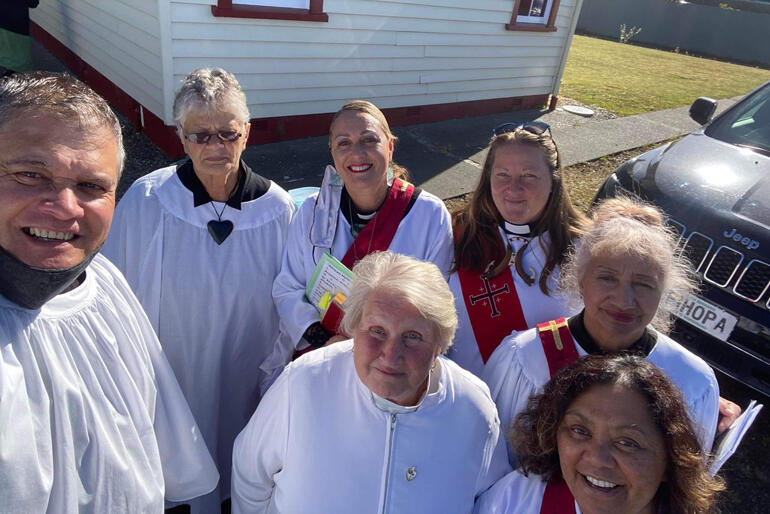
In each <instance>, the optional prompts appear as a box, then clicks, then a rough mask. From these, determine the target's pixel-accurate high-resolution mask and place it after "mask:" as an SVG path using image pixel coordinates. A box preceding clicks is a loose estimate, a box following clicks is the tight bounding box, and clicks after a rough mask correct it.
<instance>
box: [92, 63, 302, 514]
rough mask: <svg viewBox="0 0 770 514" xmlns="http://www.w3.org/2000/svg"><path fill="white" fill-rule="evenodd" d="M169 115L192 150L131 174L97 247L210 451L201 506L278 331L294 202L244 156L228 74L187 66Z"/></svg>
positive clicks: (253, 396)
mask: <svg viewBox="0 0 770 514" xmlns="http://www.w3.org/2000/svg"><path fill="white" fill-rule="evenodd" d="M174 118H175V119H176V123H177V126H178V128H179V134H180V137H181V140H182V143H183V145H184V148H185V151H186V152H187V155H188V156H189V159H187V160H185V161H183V162H181V163H179V164H178V165H172V166H169V167H166V168H162V169H159V170H156V171H154V172H152V173H150V174H148V175H146V176H144V177H142V178H140V179H139V180H137V181H136V182H134V184H133V185H132V186H131V187H130V188H129V190H128V191H127V192H126V194H125V195H124V196H123V198H121V200H120V203H119V204H118V207H117V209H116V210H115V220H114V222H113V224H112V229H111V230H110V235H109V237H108V238H107V242H106V243H105V244H104V249H103V251H102V253H103V254H104V255H105V256H106V257H107V258H109V259H110V260H111V261H112V262H113V263H114V264H115V265H116V266H117V267H118V269H120V270H121V271H122V272H123V273H124V274H125V276H126V280H127V281H128V283H129V284H130V285H131V287H132V288H133V289H134V292H135V293H136V296H137V297H138V298H139V301H140V302H141V303H142V306H143V307H144V309H145V311H146V312H147V316H148V317H149V318H150V322H151V323H152V326H153V327H154V328H155V330H156V332H157V334H158V338H159V339H160V342H161V345H163V350H164V351H165V352H166V355H167V356H168V360H169V362H170V363H171V367H172V368H173V369H174V372H175V373H176V377H177V379H178V380H179V385H180V386H181V388H182V391H183V392H184V395H185V397H186V398H187V401H188V402H189V404H190V409H191V410H192V412H193V415H194V416H195V419H196V421H197V422H198V425H199V426H200V429H201V433H202V434H203V437H204V439H205V441H206V444H207V445H208V448H209V450H210V451H211V454H212V455H213V456H214V459H215V460H216V463H217V467H218V469H219V474H220V476H221V478H222V479H221V481H220V483H219V488H218V490H216V491H213V492H212V493H211V494H209V495H207V496H205V497H202V498H198V499H197V500H195V501H194V502H191V507H192V512H193V514H198V513H200V514H208V513H212V512H218V511H219V510H220V504H221V503H222V502H223V501H224V500H226V499H227V498H229V497H230V468H231V467H232V464H231V462H232V451H233V441H234V440H235V436H237V435H238V433H239V432H240V431H241V430H242V429H243V427H244V426H245V425H246V423H247V422H248V420H249V418H250V417H251V414H252V413H253V412H254V409H256V407H257V403H258V402H259V398H260V396H259V391H258V385H259V383H260V380H261V377H262V375H261V372H260V370H259V366H260V364H262V361H263V360H264V359H265V357H266V356H267V355H268V354H269V353H270V350H271V349H272V346H273V341H274V340H275V338H276V337H277V335H278V314H277V312H276V310H275V307H274V306H273V302H272V299H271V297H270V290H271V288H272V286H273V279H274V278H275V276H276V275H277V274H278V271H279V269H280V267H281V253H282V252H283V246H284V242H285V240H286V234H287V232H288V229H289V222H290V220H291V216H292V213H293V211H294V204H293V202H292V201H291V197H290V196H289V194H288V193H287V192H286V191H284V190H283V189H282V188H281V187H280V186H278V185H277V184H275V183H274V182H272V181H270V180H267V179H265V178H263V177H262V176H260V175H258V174H257V173H256V172H254V171H252V170H251V168H249V166H248V165H247V164H246V163H245V162H244V161H243V160H242V159H241V153H242V152H243V150H244V148H245V147H246V139H248V136H249V118H250V116H249V110H248V107H247V105H246V96H245V95H244V93H243V91H242V90H241V87H240V85H239V84H238V81H237V79H236V78H235V76H233V75H232V74H231V73H229V72H227V71H225V70H222V69H219V68H215V69H200V70H195V71H193V72H191V73H190V74H189V75H188V76H187V77H186V78H185V80H184V81H183V83H182V86H181V87H180V89H179V91H178V92H177V94H176V98H175V100H174ZM225 510H226V507H225Z"/></svg>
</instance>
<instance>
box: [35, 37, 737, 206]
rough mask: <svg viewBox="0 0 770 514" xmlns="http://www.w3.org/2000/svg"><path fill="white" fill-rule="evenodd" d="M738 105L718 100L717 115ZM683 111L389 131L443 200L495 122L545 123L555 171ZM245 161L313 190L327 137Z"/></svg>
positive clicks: (632, 139)
mask: <svg viewBox="0 0 770 514" xmlns="http://www.w3.org/2000/svg"><path fill="white" fill-rule="evenodd" d="M33 56H34V59H35V62H36V64H37V65H38V66H39V67H40V69H45V70H51V71H63V70H66V68H65V67H64V66H63V65H62V64H61V62H59V61H58V60H57V59H56V58H55V57H53V56H52V55H51V54H50V53H49V52H47V51H46V50H45V49H44V48H42V46H40V45H39V44H37V43H34V45H33ZM703 95H708V91H703ZM739 99H740V97H736V98H732V99H727V100H720V101H719V107H718V109H717V112H721V111H722V110H724V109H726V108H727V107H729V106H730V105H732V104H734V103H735V102H736V101H737V100H739ZM693 100H695V99H694V98H693ZM688 111H689V106H687V107H680V108H676V109H668V110H664V111H656V112H651V113H647V114H639V115H636V116H627V117H624V118H614V119H604V120H597V119H593V118H584V117H582V116H578V115H576V114H571V113H568V112H566V111H564V110H562V109H557V110H555V111H552V112H549V111H536V110H534V111H533V110H530V111H515V112H510V113H501V114H492V115H486V116H475V117H469V118H461V119H456V120H448V121H441V122H436V123H424V124H420V125H410V126H405V127H393V132H394V133H395V134H396V135H397V136H398V138H399V141H398V142H397V143H396V152H395V155H394V158H395V160H396V162H398V163H399V164H401V165H403V166H406V168H407V169H409V171H410V172H411V174H412V180H413V182H414V183H415V184H416V185H418V186H420V187H422V188H424V189H426V190H428V191H430V192H432V193H434V194H436V195H437V196H439V197H441V198H443V199H447V198H453V197H456V196H460V195H463V194H465V193H468V192H470V191H472V190H473V189H474V188H475V186H476V183H477V181H478V176H479V172H480V170H481V166H482V165H483V162H484V153H485V150H484V149H485V148H486V146H487V144H488V142H489V138H490V136H491V131H492V128H494V127H496V126H497V125H499V124H501V123H504V122H509V121H514V122H521V121H530V120H541V121H544V122H546V123H548V124H549V125H551V127H552V132H553V137H554V140H555V141H556V142H557V144H558V145H559V150H560V152H561V154H562V164H563V165H564V166H570V165H572V164H576V163H580V162H587V161H591V160H594V159H598V158H599V157H602V156H605V155H609V154H613V153H617V152H621V151H624V150H630V149H633V148H638V147H640V146H644V145H647V144H652V143H658V142H661V141H665V140H667V139H670V138H673V137H677V136H681V135H684V134H686V133H688V132H691V131H693V130H695V129H696V128H697V127H698V125H697V124H696V123H695V122H694V121H692V120H691V119H690V117H689V114H688ZM253 114H258V113H253ZM244 158H245V159H246V161H247V163H248V164H249V165H251V166H252V167H253V168H254V169H255V170H257V171H258V172H259V173H261V174H262V175H264V176H266V177H268V178H270V179H272V180H274V181H275V182H277V183H279V184H281V185H282V186H283V187H285V188H287V189H291V188H295V187H302V186H318V185H320V183H321V178H322V177H323V170H324V168H325V167H326V164H327V163H330V162H331V155H330V154H329V149H328V146H327V138H326V137H315V138H306V139H298V140H292V141H284V142H281V143H272V144H266V145H259V146H251V147H248V148H247V149H246V151H245V152H244ZM137 171H138V170H137ZM149 171H152V170H151V169H148V170H142V171H140V174H142V173H147V172H149Z"/></svg>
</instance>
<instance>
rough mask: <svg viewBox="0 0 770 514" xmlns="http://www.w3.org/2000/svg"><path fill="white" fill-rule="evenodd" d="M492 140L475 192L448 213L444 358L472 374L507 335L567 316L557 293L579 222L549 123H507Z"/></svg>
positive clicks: (478, 371)
mask: <svg viewBox="0 0 770 514" xmlns="http://www.w3.org/2000/svg"><path fill="white" fill-rule="evenodd" d="M492 134H493V135H492V141H491V143H490V146H489V151H488V153H487V157H486V160H485V161H484V167H483V169H482V172H481V177H480V179H479V185H478V187H477V188H476V191H475V192H474V193H473V196H472V198H471V200H470V202H469V203H467V204H465V205H464V206H462V207H461V208H460V209H459V210H457V211H455V212H454V213H453V225H454V231H455V264H454V273H453V274H452V275H451V276H450V278H449V286H450V288H451V289H452V292H453V293H454V295H455V307H456V308H457V313H458V316H459V322H460V324H459V327H458V329H457V335H456V336H455V340H454V344H453V346H452V347H451V348H450V350H449V354H448V355H449V357H450V358H451V359H452V360H454V361H455V362H457V363H458V364H460V365H461V366H462V367H464V368H466V369H468V370H469V371H471V372H473V373H475V374H477V375H480V374H481V372H482V370H483V369H484V363H485V362H486V361H487V359H488V358H489V356H490V355H491V354H492V352H493V351H494V349H495V348H496V347H497V345H498V344H500V341H502V340H503V338H504V337H507V336H508V335H510V334H511V332H513V331H521V330H526V329H528V328H530V327H533V326H535V324H537V323H540V322H542V321H548V320H550V319H554V318H558V317H560V316H565V315H568V314H570V313H571V312H570V311H569V310H568V307H567V305H566V303H565V302H564V300H563V299H562V298H560V297H559V296H557V295H556V294H555V289H556V288H557V285H558V276H559V265H560V264H561V261H562V259H563V256H564V254H565V253H566V250H567V247H568V246H569V244H570V242H571V240H572V239H573V238H574V237H575V236H576V235H577V234H578V233H579V226H580V225H581V224H582V222H583V216H582V215H581V214H580V213H578V212H577V211H576V210H575V209H574V208H573V206H572V204H571V203H570V200H569V196H568V194H567V191H566V189H565V188H564V185H563V183H562V169H561V162H560V158H559V152H558V150H557V148H556V144H555V143H554V141H553V139H552V138H551V131H550V127H549V126H548V125H547V124H545V123H542V122H530V123H526V124H515V123H505V124H503V125H500V126H499V127H497V128H495V129H494V130H493V132H492Z"/></svg>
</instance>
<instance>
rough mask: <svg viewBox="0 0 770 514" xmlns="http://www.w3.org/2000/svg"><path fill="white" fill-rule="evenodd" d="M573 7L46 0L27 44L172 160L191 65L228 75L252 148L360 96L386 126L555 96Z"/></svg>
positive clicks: (496, 0) (541, 0)
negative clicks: (50, 56)
mask: <svg viewBox="0 0 770 514" xmlns="http://www.w3.org/2000/svg"><path fill="white" fill-rule="evenodd" d="M581 3H582V0H561V1H559V0H426V1H417V0H46V1H43V2H41V3H40V6H39V7H38V8H37V9H33V10H32V11H31V18H32V22H33V25H32V35H33V36H34V37H35V38H36V39H38V40H40V41H41V42H42V43H43V44H44V45H45V46H46V47H47V48H48V49H49V50H51V51H52V53H54V55H56V56H57V57H59V58H60V59H61V60H63V61H64V62H65V64H67V65H68V66H69V67H70V68H71V69H73V71H75V73H77V74H78V75H79V76H80V77H81V78H83V79H84V80H85V81H86V82H88V83H89V84H91V85H92V86H93V87H94V88H95V89H96V90H97V91H99V92H100V93H101V94H103V95H104V96H105V97H107V98H108V100H110V101H111V102H112V104H113V105H114V106H115V107H116V108H117V109H119V110H120V111H121V112H123V113H124V114H126V115H127V116H128V117H129V119H131V120H132V121H133V122H134V123H135V124H136V125H137V126H138V127H140V128H141V130H143V131H144V132H146V133H147V135H148V136H149V137H150V138H151V139H153V140H154V141H155V142H156V143H157V144H159V146H161V148H163V149H164V150H165V151H166V152H167V153H170V154H179V153H180V152H181V145H179V142H178V139H177V137H176V135H175V134H174V129H173V127H172V124H173V122H172V100H173V96H174V91H175V89H176V88H177V87H178V86H179V83H180V80H181V79H182V78H183V77H184V76H185V75H186V74H187V73H189V72H190V71H192V70H193V69H195V68H199V67H212V66H220V67H222V68H225V69H227V70H228V71H231V72H233V73H235V74H236V76H237V77H238V80H239V81H240V82H241V84H242V86H243V88H244V89H245V90H246V94H247V98H248V103H249V109H250V110H251V113H252V116H253V117H254V120H253V124H252V131H251V134H252V138H251V142H253V143H255V142H268V141H277V140H281V139H291V138H293V137H304V136H311V135H321V134H326V133H327V130H328V127H329V119H330V115H331V113H333V112H334V111H336V110H337V109H338V108H339V107H340V106H341V105H342V104H343V103H344V102H345V101H347V100H351V99H355V98H364V99H367V100H370V101H372V102H374V103H375V104H376V105H377V106H379V107H380V108H382V109H383V110H385V112H386V115H387V116H388V119H389V121H391V123H392V124H393V125H403V124H410V123H419V122H425V121H436V120H439V119H447V118H455V117H461V116H467V115H473V114H484V113H490V112H501V111H505V110H510V109H516V108H531V107H534V106H537V105H545V104H547V103H548V102H549V95H550V101H552V102H553V101H554V100H555V96H556V95H557V94H558V91H559V84H560V81H561V76H562V71H563V69H564V63H565V61H566V58H567V52H568V49H569V45H570V42H571V40H572V34H573V32H574V30H575V25H576V22H577V18H578V13H579V11H580V5H581ZM514 12H516V13H518V14H517V15H515V16H514V15H513V13H514ZM551 105H553V104H551Z"/></svg>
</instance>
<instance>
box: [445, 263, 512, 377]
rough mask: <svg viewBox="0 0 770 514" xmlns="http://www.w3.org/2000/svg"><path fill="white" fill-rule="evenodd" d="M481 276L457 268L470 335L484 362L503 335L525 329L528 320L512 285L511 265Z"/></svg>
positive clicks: (480, 274) (478, 273) (477, 273)
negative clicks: (488, 275) (489, 275)
mask: <svg viewBox="0 0 770 514" xmlns="http://www.w3.org/2000/svg"><path fill="white" fill-rule="evenodd" d="M483 275H484V274H483V273H480V272H475V271H468V270H465V269H462V268H461V269H458V270H457V278H459V279H460V288H461V289H462V294H463V300H465V309H466V311H467V312H468V318H469V319H470V321H471V328H473V336H474V337H475V338H476V344H477V345H478V347H479V352H480V353H481V360H482V361H483V362H484V364H486V362H487V360H488V359H489V356H490V355H492V352H494V351H495V348H497V345H499V344H500V342H501V341H502V340H503V338H505V337H506V336H508V335H510V333H511V332H513V331H514V330H525V329H526V328H527V321H526V320H525V319H524V311H523V310H522V309H521V302H519V295H518V293H517V292H516V286H515V285H514V284H513V274H512V273H511V268H506V269H505V270H503V272H502V273H500V274H499V275H497V276H496V277H492V278H486V277H484V276H483Z"/></svg>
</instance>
